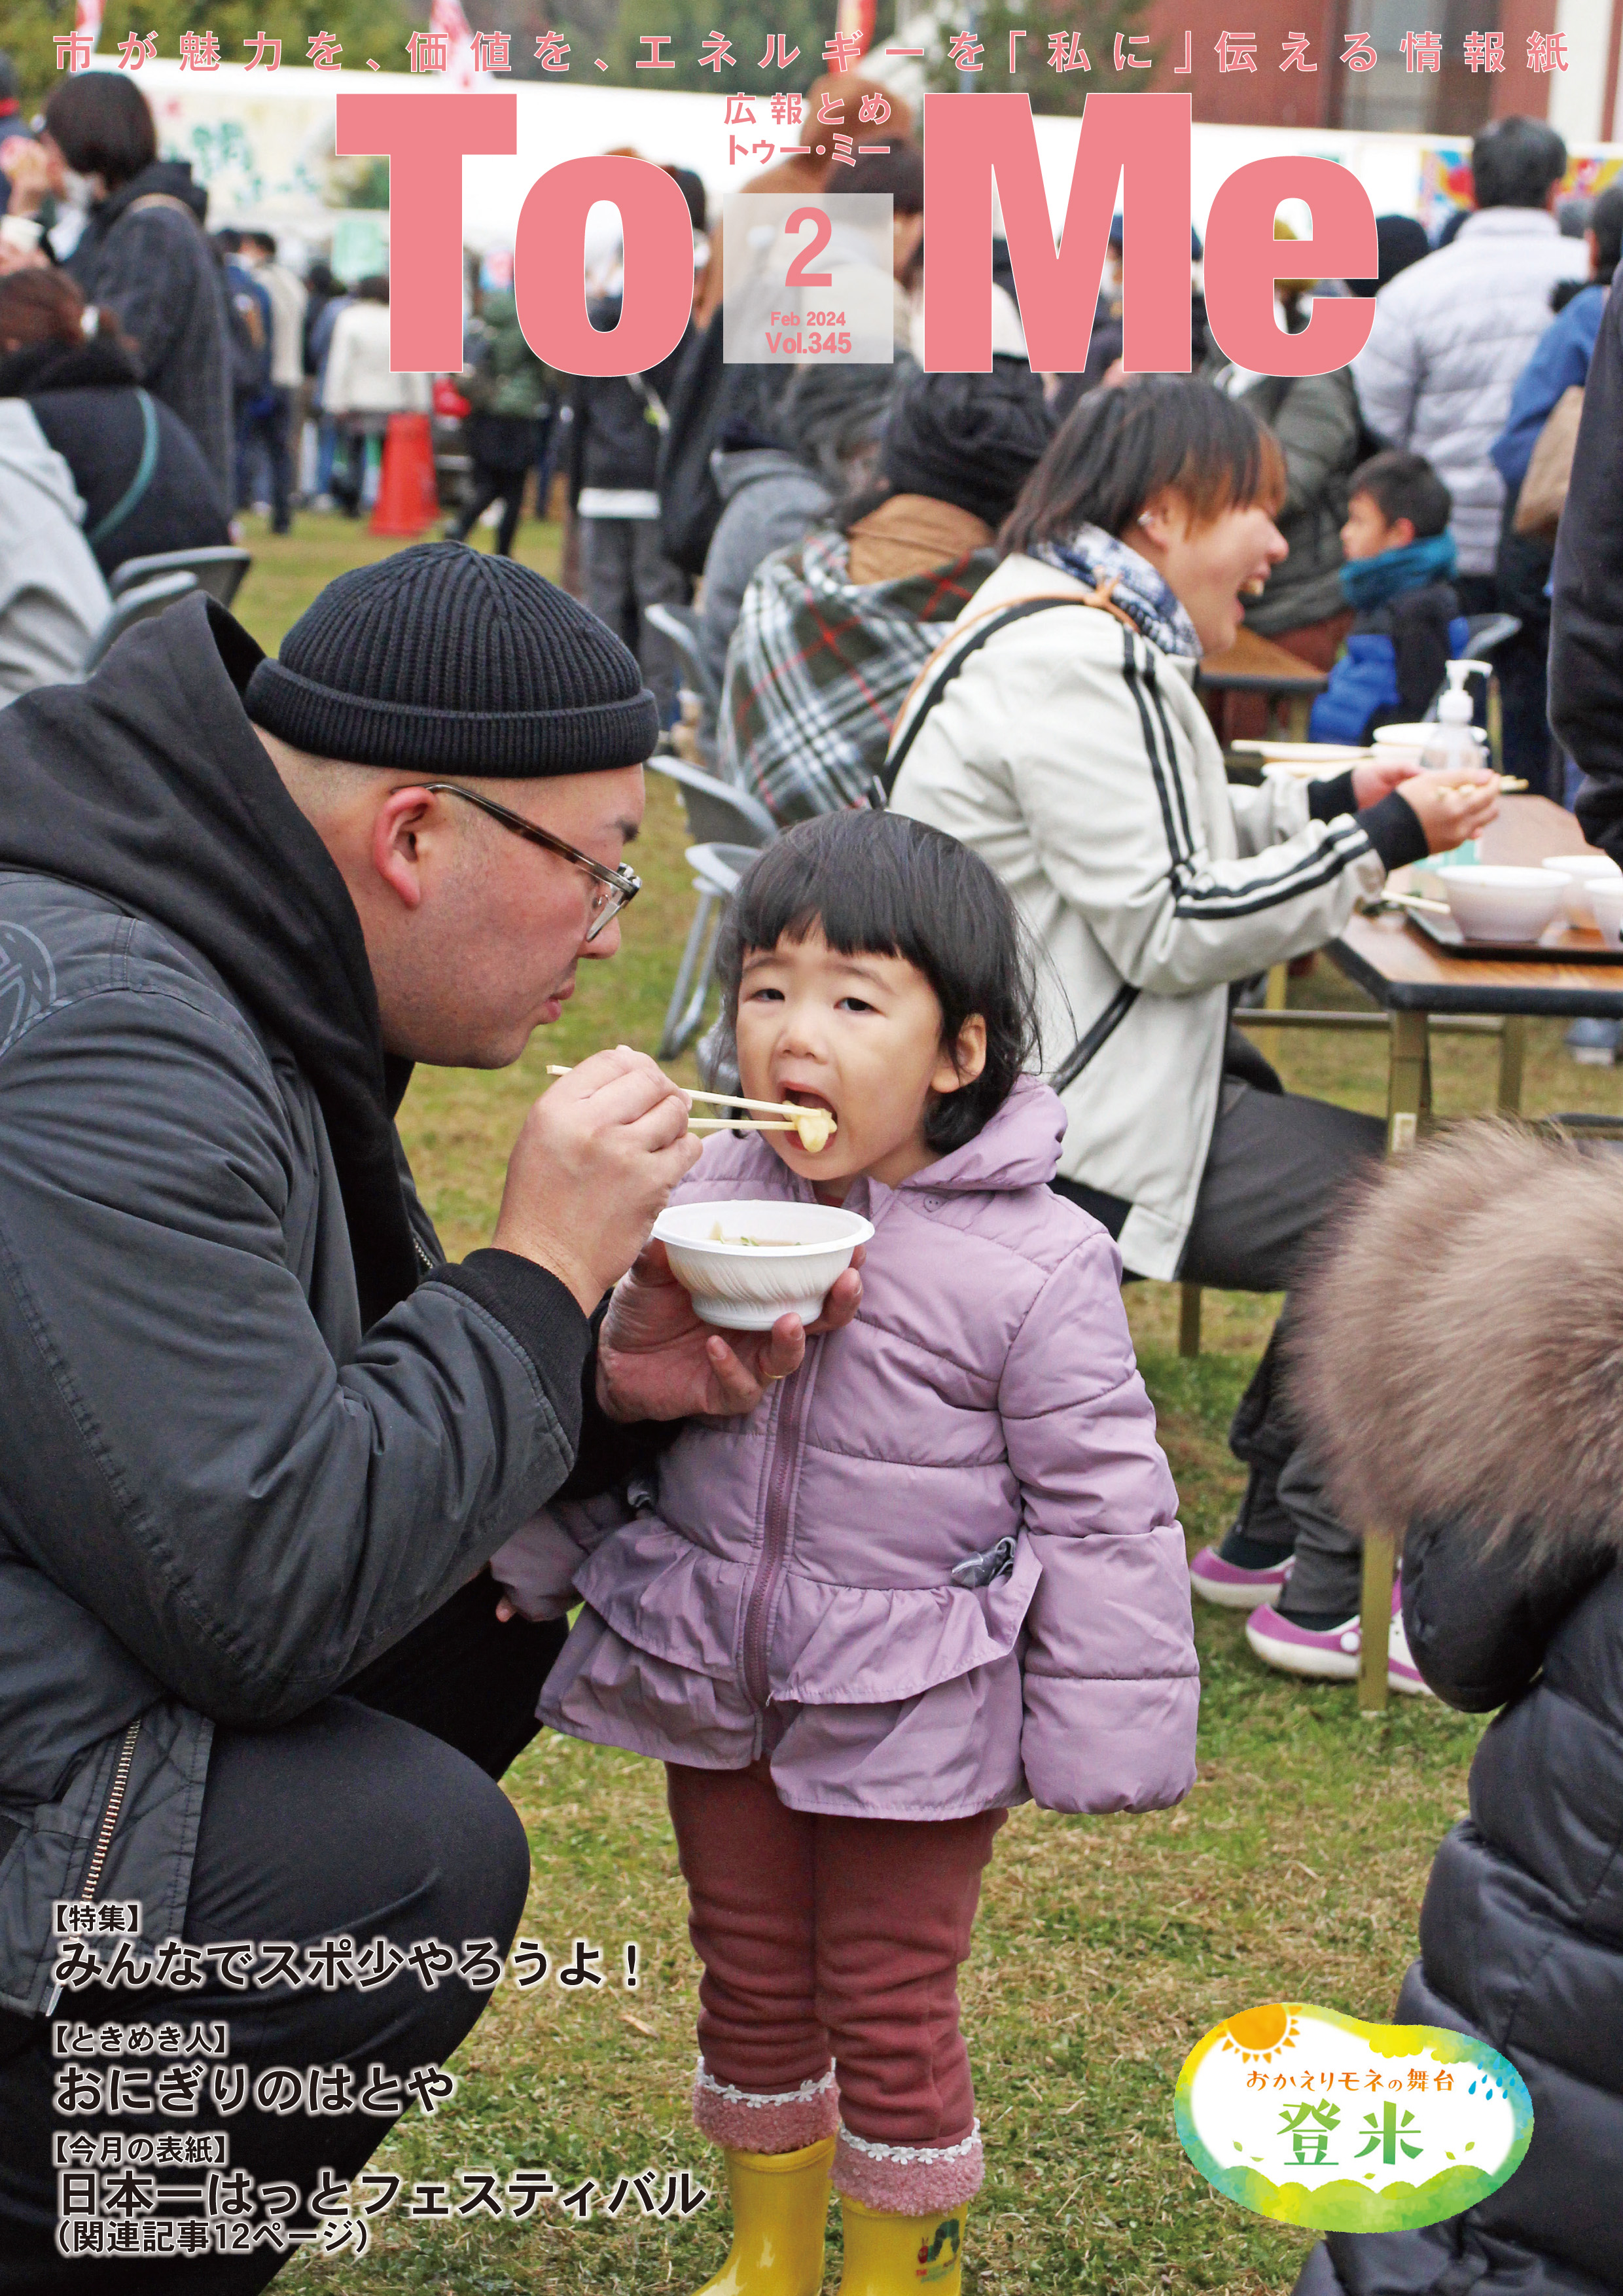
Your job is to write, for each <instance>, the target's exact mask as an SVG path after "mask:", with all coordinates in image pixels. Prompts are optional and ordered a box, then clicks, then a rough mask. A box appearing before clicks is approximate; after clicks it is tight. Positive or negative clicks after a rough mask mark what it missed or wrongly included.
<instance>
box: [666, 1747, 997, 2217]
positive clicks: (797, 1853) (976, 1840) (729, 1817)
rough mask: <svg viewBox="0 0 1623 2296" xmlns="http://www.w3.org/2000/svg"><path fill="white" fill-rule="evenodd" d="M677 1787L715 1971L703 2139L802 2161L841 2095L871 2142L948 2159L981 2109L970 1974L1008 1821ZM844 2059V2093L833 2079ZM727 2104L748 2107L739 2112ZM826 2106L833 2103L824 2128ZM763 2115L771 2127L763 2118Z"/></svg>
mask: <svg viewBox="0 0 1623 2296" xmlns="http://www.w3.org/2000/svg"><path fill="white" fill-rule="evenodd" d="M666 1775H667V1778H668V1784H669V1793H670V1814H671V1822H672V1824H673V1825H674V1826H675V1827H676V1847H677V1849H678V1852H679V1853H680V1856H681V1860H682V1871H683V1874H684V1876H685V1878H686V1881H687V1886H688V1896H689V1900H690V1906H691V1914H690V1921H689V1928H690V1932H691V1934H692V1937H693V1949H694V1951H695V1952H696V1953H697V1954H698V1956H699V1958H700V1960H701V1962H702V1964H704V1973H703V1976H702V1978H701V1980H700V1986H699V2001H700V2015H699V2042H700V2046H701V2050H702V2051H703V2054H704V2076H703V2077H702V2078H701V2095H700V2098H699V2107H700V2118H701V2126H704V2127H706V2128H707V2129H708V2132H709V2134H711V2135H712V2136H717V2137H718V2138H719V2140H720V2141H721V2142H723V2143H724V2144H741V2145H742V2146H743V2147H744V2149H748V2150H753V2151H757V2152H778V2151H789V2150H791V2148H792V2146H793V2145H795V2144H804V2143H807V2142H810V2141H812V2139H813V2138H814V2137H815V2136H816V2135H818V2134H820V2133H822V2130H823V2128H824V2127H826V2128H832V2125H833V2121H832V2108H833V2104H834V2097H833V2090H834V2086H835V2080H837V2083H838V2089H839V2100H838V2103H839V2112H840V2118H842V2119H843V2120H844V2123H845V2126H846V2128H848V2130H849V2131H850V2132H851V2133H852V2134H853V2135H854V2136H857V2137H858V2138H866V2139H869V2140H871V2141H872V2142H873V2143H875V2144H880V2145H896V2144H900V2145H907V2146H911V2145H926V2146H941V2145H949V2144H955V2143H957V2142H958V2141H959V2140H961V2139H963V2138H964V2137H966V2136H968V2135H969V2133H970V2131H971V2128H972V2127H973V2123H974V2113H975V2099H974V2091H973V2088H972V2087H971V2081H970V2068H969V2057H968V2054H967V2053H966V2051H965V2049H964V2046H963V2035H962V2033H961V2032H960V2031H959V2030H958V1985H957V1977H958V1967H959V1964H960V1963H962V1962H963V1960H964V1958H965V1957H966V1956H967V1955H968V1952H969V1945H970V1931H971V1926H972V1924H973V1922H974V1918H975V1907H976V1903H977V1900H978V1899H979V1898H980V1876H981V1874H982V1873H983V1872H984V1870H985V1868H986V1866H987V1864H988V1860H989V1858H990V1857H991V1855H992V1837H993V1835H994V1834H995V1833H996V1831H997V1829H998V1827H999V1826H1000V1825H1002V1824H1003V1822H1004V1816H1006V1815H1007V1813H1006V1812H1005V1811H1004V1810H1001V1809H988V1810H983V1811H981V1812H980V1814H979V1815H978V1816H973V1817H962V1818H952V1819H947V1820H945V1821H942V1822H940V1823H934V1822H921V1823H917V1824H914V1823H909V1822H906V1821H902V1820H898V1819H893V1818H871V1817H828V1816H816V1815H812V1814H808V1813H806V1812H804V1811H800V1810H793V1809H786V1808H784V1806H783V1803H782V1802H781V1801H780V1800H778V1797H777V1792H776V1790H775V1787H774V1785H773V1783H772V1777H771V1773H770V1770H769V1768H768V1766H767V1764H766V1762H765V1761H758V1762H756V1763H755V1764H753V1765H752V1767H750V1768H749V1769H747V1770H698V1769H691V1768H688V1767H685V1766H679V1765H677V1764H676V1763H668V1764H667V1766H666ZM831 2055H832V2060H833V2063H834V2066H835V2069H836V2071H835V2078H834V2079H826V2078H825V2077H827V2076H828V2074H829V2066H830V2059H831ZM728 2088H731V2089H733V2090H734V2091H742V2092H746V2093H747V2098H746V2099H740V2098H734V2100H733V2101H732V2108H731V2111H730V2112H729V2110H728V2100H727V2099H726V2098H725V2095H722V2092H723V2091H724V2090H725V2089H728ZM802 2090H804V2091H805V2093H806V2103H807V2109H808V2110H801V2109H799V2105H800V2099H799V2093H800V2092H801V2091H802ZM814 2091H821V2092H822V2093H823V2095H824V2096H825V2097H826V2099H827V2103H828V2107H829V2114H828V2118H827V2119H826V2120H823V2119H821V2118H820V2117H819V2116H818V2114H817V2112H816V2110H815V2106H814V2103H813V2092H814ZM707 2098H708V2099H709V2110H708V2111H707V2110H706V2109H705V2107H706V2103H707ZM756 2100H761V2101H762V2102H766V2101H767V2100H771V2101H772V2104H771V2109H769V2111H768V2112H766V2113H764V2114H763V2113H762V2112H759V2111H758V2110H750V2109H749V2108H750V2106H753V2104H754V2103H755V2101H756ZM808 2112H809V2117H808ZM741 2116H742V2117H741ZM763 2140H766V2141H763ZM976 2181H977V2182H979V2177H978V2176H977V2177H976Z"/></svg>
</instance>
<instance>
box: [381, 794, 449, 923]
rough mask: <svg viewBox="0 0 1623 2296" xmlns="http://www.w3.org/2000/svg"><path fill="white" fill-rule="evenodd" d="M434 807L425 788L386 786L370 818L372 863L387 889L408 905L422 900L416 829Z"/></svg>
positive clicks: (403, 904) (417, 829)
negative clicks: (383, 795)
mask: <svg viewBox="0 0 1623 2296" xmlns="http://www.w3.org/2000/svg"><path fill="white" fill-rule="evenodd" d="M436 810H437V808H436V805H435V800H434V799H433V797H432V795H431V794H430V791H427V790H425V789H397V790H390V791H389V795H388V796H387V797H386V798H385V799H383V802H382V803H381V805H380V806H379V808H378V809H377V811H376V813H375V814H374V815H373V820H372V838H371V843H370V848H369V850H370V854H371V859H372V865H373V869H374V870H375V871H376V872H377V873H378V875H379V876H380V877H381V879H382V881H383V882H384V883H385V884H386V885H387V886H388V887H389V890H390V891H391V892H392V893H393V894H394V895H395V896H396V898H397V899H398V900H399V901H400V903H401V904H402V906H404V907H406V908H408V909H414V908H417V907H418V906H420V905H421V903H422V853H421V851H420V849H419V832H420V831H421V830H422V826H423V824H424V822H425V821H426V820H427V818H428V816H430V814H432V813H433V812H435V811H436Z"/></svg>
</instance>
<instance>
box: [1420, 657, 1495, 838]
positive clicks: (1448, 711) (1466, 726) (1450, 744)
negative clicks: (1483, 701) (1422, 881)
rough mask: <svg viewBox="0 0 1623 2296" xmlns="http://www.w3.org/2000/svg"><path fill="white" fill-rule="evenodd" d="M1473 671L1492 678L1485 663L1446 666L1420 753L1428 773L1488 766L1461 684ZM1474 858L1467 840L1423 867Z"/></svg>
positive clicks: (1466, 694)
mask: <svg viewBox="0 0 1623 2296" xmlns="http://www.w3.org/2000/svg"><path fill="white" fill-rule="evenodd" d="M1473 670H1480V672H1481V674H1482V676H1484V677H1489V676H1492V674H1493V669H1492V665H1491V663H1488V662H1486V661H1470V660H1466V661H1451V662H1450V663H1449V664H1448V691H1447V693H1445V694H1444V695H1443V696H1442V697H1441V699H1440V700H1439V702H1438V705H1437V723H1436V725H1435V726H1431V727H1430V729H1429V731H1428V733H1427V737H1426V746H1425V748H1424V749H1423V750H1422V751H1421V753H1420V762H1421V765H1422V767H1424V769H1425V770H1426V771H1427V772H1428V773H1441V772H1443V771H1445V770H1446V769H1447V767H1451V766H1452V767H1458V766H1485V765H1487V763H1488V753H1487V744H1486V743H1485V742H1483V740H1482V738H1481V736H1480V734H1478V732H1477V729H1476V727H1475V726H1473V725H1472V724H1471V716H1472V706H1471V695H1470V694H1469V693H1467V692H1466V690H1465V681H1466V679H1467V678H1468V677H1469V676H1471V672H1472V671H1473ZM1476 857H1477V841H1476V839H1475V838H1474V837H1468V838H1467V839H1466V840H1465V842H1464V843H1463V845H1456V846H1455V847H1454V848H1453V849H1452V850H1451V851H1450V852H1447V853H1434V854H1433V855H1432V857H1431V858H1430V863H1429V864H1428V866H1429V867H1430V868H1432V869H1441V868H1445V867H1447V865H1448V864H1449V863H1450V862H1457V863H1460V864H1461V865H1463V864H1464V863H1466V862H1469V861H1474V860H1475V859H1476Z"/></svg>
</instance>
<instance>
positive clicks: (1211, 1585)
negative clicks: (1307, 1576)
mask: <svg viewBox="0 0 1623 2296" xmlns="http://www.w3.org/2000/svg"><path fill="white" fill-rule="evenodd" d="M1295 1559H1296V1558H1295V1556H1294V1555H1291V1554H1287V1555H1285V1556H1284V1557H1283V1559H1282V1560H1281V1561H1280V1562H1273V1563H1270V1564H1269V1566H1268V1568H1267V1569H1266V1570H1242V1569H1241V1568H1240V1565H1239V1564H1238V1563H1237V1562H1225V1561H1224V1560H1223V1557H1222V1555H1221V1554H1219V1553H1218V1551H1217V1548H1216V1547H1215V1546H1203V1547H1202V1548H1201V1552H1200V1553H1199V1554H1197V1555H1196V1556H1195V1559H1194V1561H1193V1562H1192V1563H1191V1564H1190V1566H1189V1584H1190V1586H1191V1587H1193V1590H1194V1592H1195V1593H1196V1594H1197V1595H1200V1597H1201V1601H1202V1602H1206V1603H1221V1605H1222V1606H1223V1608H1224V1609H1225V1611H1254V1610H1255V1609H1256V1608H1257V1606H1258V1603H1271V1602H1272V1601H1273V1599H1274V1597H1275V1595H1277V1594H1278V1593H1279V1592H1280V1590H1281V1588H1282V1587H1283V1586H1284V1583H1285V1581H1286V1579H1288V1578H1289V1577H1290V1576H1291V1563H1292V1562H1294V1561H1295Z"/></svg>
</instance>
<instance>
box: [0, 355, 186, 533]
mask: <svg viewBox="0 0 1623 2296" xmlns="http://www.w3.org/2000/svg"><path fill="white" fill-rule="evenodd" d="M0 398H27V400H28V402H29V406H31V407H32V408H33V410H34V419H35V421H36V422H37V423H38V425H39V427H40V429H41V430H43V431H44V432H45V437H46V438H47V439H49V441H50V443H51V444H52V446H53V447H55V449H56V451H57V453H58V454H59V455H61V458H62V460H63V462H64V463H67V465H68V468H69V469H70V471H72V473H73V483H74V485H75V486H76V487H77V488H78V492H79V497H80V499H81V500H82V502H83V503H84V505H85V539H86V541H87V542H88V543H89V545H90V547H91V549H92V550H93V551H94V553H95V558H96V563H97V564H98V565H99V566H100V568H101V570H102V573H103V574H111V573H112V572H113V571H114V570H115V569H116V568H118V567H119V566H121V565H122V564H123V563H124V561H125V560H126V559H127V558H146V557H150V556H152V554H154V553H157V552H160V551H165V550H203V549H208V548H211V547H214V546H216V545H219V544H221V543H226V542H229V541H230V539H231V533H230V529H228V528H227V526H226V524H225V516H224V514H223V512H221V510H220V506H219V504H218V503H217V500H216V498H215V489H214V480H213V477H212V474H211V473H210V471H209V465H208V464H207V463H205V462H204V460H203V455H202V449H201V447H199V445H198V443H197V441H196V439H194V438H193V436H192V433H191V432H190V430H187V428H186V426H185V424H184V422H182V421H181V419H180V417H179V415H178V414H176V413H175V411H174V409H173V408H172V407H169V406H165V405H164V403H163V401H162V400H161V399H160V398H153V396H152V393H151V392H150V391H145V390H142V389H138V388H137V387H136V383H135V369H134V367H133V366H132V365H130V362H129V360H128V359H127V357H125V354H124V353H123V352H122V351H121V350H120V349H119V348H118V346H117V345H116V344H114V343H111V342H102V341H96V340H93V341H90V342H82V343H29V344H27V345H26V346H25V347H24V348H22V349H20V350H16V351H12V353H11V354H10V356H9V357H4V358H0Z"/></svg>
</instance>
